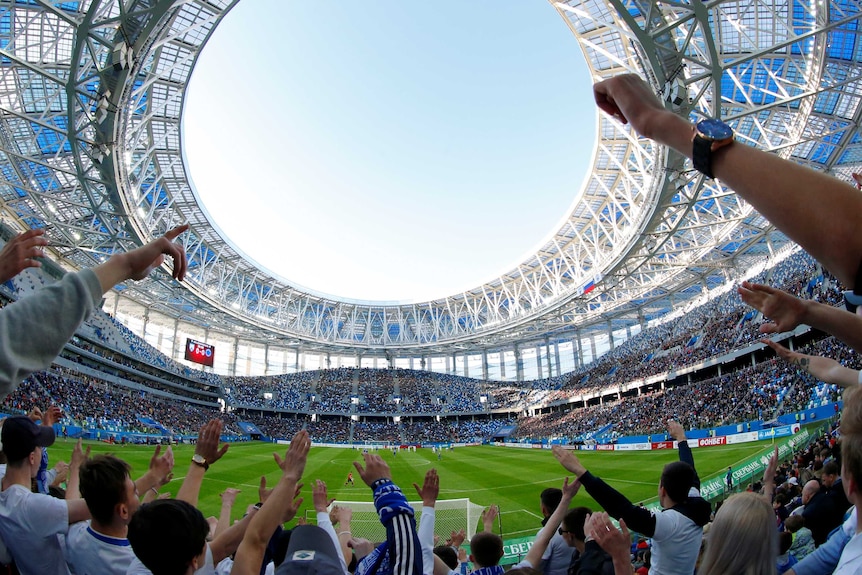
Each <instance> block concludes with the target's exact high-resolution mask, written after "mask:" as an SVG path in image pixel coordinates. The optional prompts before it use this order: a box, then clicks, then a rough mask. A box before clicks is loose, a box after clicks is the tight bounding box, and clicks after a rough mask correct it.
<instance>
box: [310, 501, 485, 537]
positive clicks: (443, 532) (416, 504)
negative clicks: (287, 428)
mask: <svg viewBox="0 0 862 575" xmlns="http://www.w3.org/2000/svg"><path fill="white" fill-rule="evenodd" d="M409 504H410V506H411V507H412V508H413V509H414V510H415V511H416V526H417V527H418V526H419V520H420V519H421V518H422V502H421V501H410V502H409ZM335 505H338V506H339V507H350V508H351V509H352V510H353V519H352V520H351V523H350V531H351V533H352V534H353V536H354V537H359V538H363V539H368V540H370V541H385V540H386V529H384V527H383V525H382V524H381V523H380V516H378V515H377V510H376V509H375V508H374V503H372V502H370V501H336V502H335V503H334V504H333V506H335ZM330 509H332V506H331V507H330ZM483 509H484V507H482V506H481V505H477V504H475V503H473V502H471V501H470V500H469V499H438V500H437V503H436V504H435V505H434V534H435V535H439V536H440V539H441V541H446V540H447V539H449V536H450V535H451V534H452V532H453V531H460V530H461V529H463V530H464V532H465V533H466V534H467V540H468V541H469V540H470V539H472V538H473V535H475V534H476V530H477V526H478V525H477V524H478V522H479V519H480V517H481V516H482V510H483ZM306 518H307V519H308V520H309V522H311V523H314V522H315V521H316V519H317V517H316V514H315V513H314V511H313V510H309V511H308V512H307V513H306ZM335 530H336V531H340V529H339V528H338V527H336V528H335Z"/></svg>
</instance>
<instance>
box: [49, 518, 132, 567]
mask: <svg viewBox="0 0 862 575" xmlns="http://www.w3.org/2000/svg"><path fill="white" fill-rule="evenodd" d="M133 559H135V552H134V551H132V546H131V545H130V544H129V540H128V539H126V538H118V537H110V536H109V535H103V534H102V533H98V532H96V531H94V530H93V528H92V527H90V522H89V521H82V522H80V523H75V524H74V525H72V526H71V527H69V533H67V534H66V560H67V561H68V562H69V566H70V567H71V568H72V571H74V572H75V575H126V570H127V569H128V568H129V565H131V564H132V560H133Z"/></svg>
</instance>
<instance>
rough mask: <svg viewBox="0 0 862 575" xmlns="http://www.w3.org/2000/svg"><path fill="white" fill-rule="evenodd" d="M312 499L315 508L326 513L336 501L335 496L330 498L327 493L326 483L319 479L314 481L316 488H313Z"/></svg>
mask: <svg viewBox="0 0 862 575" xmlns="http://www.w3.org/2000/svg"><path fill="white" fill-rule="evenodd" d="M311 493H312V501H313V502H314V510H315V511H316V512H317V513H326V510H327V509H329V506H330V505H332V504H333V503H334V502H335V498H334V497H333V498H332V499H330V498H329V496H328V495H327V493H326V483H325V482H323V481H321V480H320V479H318V480H317V481H315V482H314V488H313V489H312V490H311Z"/></svg>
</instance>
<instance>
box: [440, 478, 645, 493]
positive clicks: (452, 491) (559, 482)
mask: <svg viewBox="0 0 862 575" xmlns="http://www.w3.org/2000/svg"><path fill="white" fill-rule="evenodd" d="M562 481H563V478H562V477H559V478H554V479H543V480H541V481H530V482H526V483H517V484H514V485H496V486H494V487H475V488H473V489H441V490H440V493H470V492H471V491H496V490H498V489H508V488H511V487H518V486H521V485H543V484H546V483H552V484H561V483H562ZM613 483H631V484H633V485H655V483H654V482H652V481H632V480H630V479H614V480H613Z"/></svg>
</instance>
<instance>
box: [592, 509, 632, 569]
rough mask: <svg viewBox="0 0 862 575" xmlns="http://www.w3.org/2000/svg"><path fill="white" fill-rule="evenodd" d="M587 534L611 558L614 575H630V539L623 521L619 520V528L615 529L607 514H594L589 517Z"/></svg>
mask: <svg viewBox="0 0 862 575" xmlns="http://www.w3.org/2000/svg"><path fill="white" fill-rule="evenodd" d="M587 534H588V535H589V536H590V537H592V539H593V540H594V541H595V542H596V543H598V544H599V546H600V547H601V548H602V549H604V550H605V552H606V553H607V554H608V555H610V556H611V559H612V560H613V563H614V575H632V572H633V571H634V570H633V569H632V561H631V557H632V556H631V548H632V538H631V535H630V534H629V530H628V527H626V522H625V520H623V519H620V528H619V529H617V528H616V527H614V525H613V523H611V521H610V519H609V518H608V514H607V513H594V514H592V515H591V516H590V529H589V532H588V533H587Z"/></svg>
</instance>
